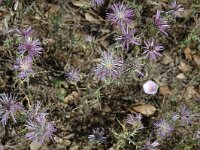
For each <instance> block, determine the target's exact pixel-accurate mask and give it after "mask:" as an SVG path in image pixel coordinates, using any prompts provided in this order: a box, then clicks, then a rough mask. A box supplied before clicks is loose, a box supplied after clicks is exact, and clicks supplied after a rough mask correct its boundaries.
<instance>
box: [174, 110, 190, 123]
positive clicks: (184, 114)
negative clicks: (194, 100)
mask: <svg viewBox="0 0 200 150" xmlns="http://www.w3.org/2000/svg"><path fill="white" fill-rule="evenodd" d="M172 119H173V120H174V121H176V120H178V119H180V120H181V124H182V125H185V124H191V122H192V116H191V112H190V111H189V110H188V109H187V108H186V107H185V106H181V107H180V108H179V110H178V112H176V113H174V114H173V117H172Z"/></svg>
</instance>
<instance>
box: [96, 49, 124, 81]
mask: <svg viewBox="0 0 200 150" xmlns="http://www.w3.org/2000/svg"><path fill="white" fill-rule="evenodd" d="M94 72H95V75H96V76H97V77H98V78H99V79H100V80H106V78H117V77H119V76H120V75H121V74H122V72H123V60H122V59H121V58H119V57H117V56H115V55H114V54H113V53H110V52H102V57H101V61H100V64H99V65H98V66H97V68H96V69H95V70H94Z"/></svg>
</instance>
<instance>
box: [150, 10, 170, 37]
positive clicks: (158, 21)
mask: <svg viewBox="0 0 200 150" xmlns="http://www.w3.org/2000/svg"><path fill="white" fill-rule="evenodd" d="M154 24H155V26H156V27H157V28H158V30H160V31H161V32H162V33H164V34H165V35H168V34H167V32H166V30H167V29H169V28H170V25H169V24H168V23H167V21H165V20H164V19H163V18H161V16H160V10H157V12H156V15H155V16H154Z"/></svg>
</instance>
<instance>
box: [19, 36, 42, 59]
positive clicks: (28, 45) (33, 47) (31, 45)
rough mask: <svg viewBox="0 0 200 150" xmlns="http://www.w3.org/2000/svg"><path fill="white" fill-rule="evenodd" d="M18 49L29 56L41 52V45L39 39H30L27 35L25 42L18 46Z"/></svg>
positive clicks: (37, 54)
mask: <svg viewBox="0 0 200 150" xmlns="http://www.w3.org/2000/svg"><path fill="white" fill-rule="evenodd" d="M18 50H19V52H20V53H22V54H24V53H25V52H26V53H27V54H28V56H29V57H35V56H39V55H40V54H41V51H42V47H41V43H40V42H39V40H32V39H31V38H30V37H29V38H26V39H25V42H23V43H22V44H20V45H19V46H18Z"/></svg>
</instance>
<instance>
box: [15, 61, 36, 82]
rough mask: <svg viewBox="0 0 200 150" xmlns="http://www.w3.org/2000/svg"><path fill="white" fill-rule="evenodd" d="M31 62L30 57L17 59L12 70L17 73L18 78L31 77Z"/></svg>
mask: <svg viewBox="0 0 200 150" xmlns="http://www.w3.org/2000/svg"><path fill="white" fill-rule="evenodd" d="M32 64H33V60H32V58H31V57H24V58H23V57H19V58H17V60H16V64H15V65H14V69H15V70H16V71H17V72H18V76H17V77H18V78H20V79H25V78H27V77H29V76H31V75H33V73H34V71H33V69H32Z"/></svg>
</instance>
